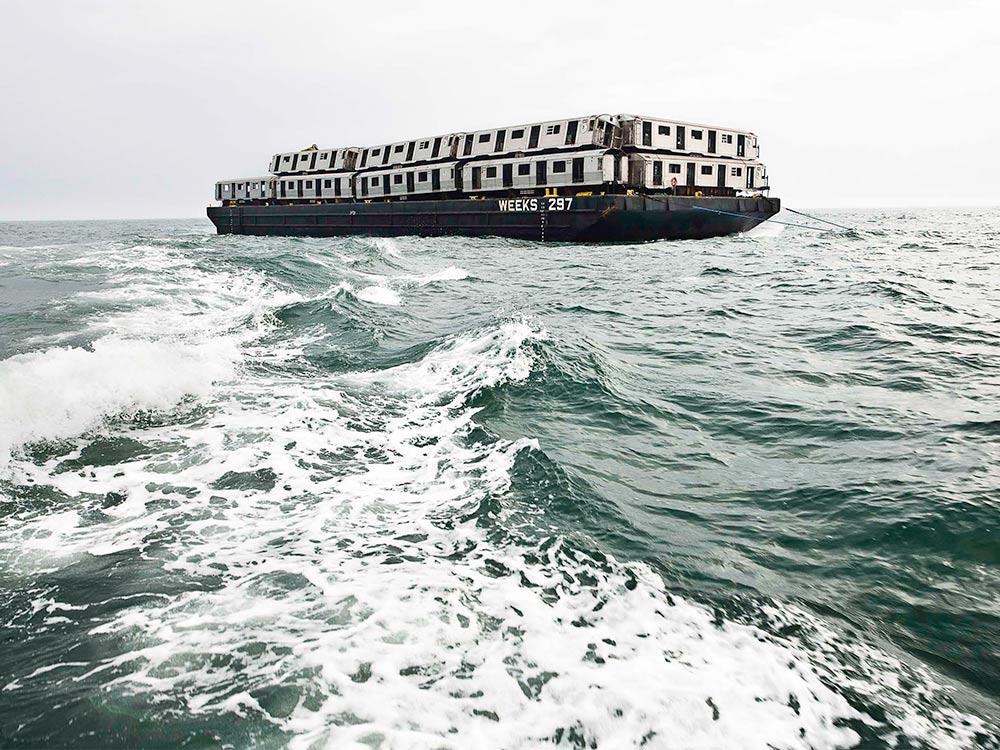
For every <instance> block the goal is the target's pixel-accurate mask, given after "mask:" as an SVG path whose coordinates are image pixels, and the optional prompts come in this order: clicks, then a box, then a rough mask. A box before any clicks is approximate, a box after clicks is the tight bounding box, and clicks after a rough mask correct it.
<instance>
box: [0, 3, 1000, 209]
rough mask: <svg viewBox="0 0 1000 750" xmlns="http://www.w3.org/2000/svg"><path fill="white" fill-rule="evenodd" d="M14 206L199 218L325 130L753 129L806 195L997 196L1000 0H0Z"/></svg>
mask: <svg viewBox="0 0 1000 750" xmlns="http://www.w3.org/2000/svg"><path fill="white" fill-rule="evenodd" d="M0 66H2V70H3V75H2V76H0V101H2V102H3V104H4V107H3V109H2V110H0V219H46V218H125V217H136V218H139V217H169V216H178V217H180V216H198V215H204V207H205V205H207V204H208V202H209V201H210V200H211V196H212V186H213V183H214V182H215V180H217V179H222V178H224V177H246V176H255V175H260V174H264V173H266V172H267V164H268V159H269V157H270V155H271V154H273V153H275V152H277V151H287V150H293V149H296V148H301V147H304V146H308V145H309V144H312V143H317V144H318V145H319V146H321V147H326V146H347V145H364V144H372V143H379V142H384V141H396V140H402V139H409V138H416V137H418V136H425V135H437V134H443V133H449V132H455V131H459V130H474V129H479V128H488V127H494V126H496V127H499V126H504V125H515V124H517V123H519V122H530V121H535V120H545V119H555V118H561V117H569V116H572V115H584V114H591V113H598V112H607V113H617V112H632V113H637V114H648V115H660V116H663V117H670V118H678V119H685V120H692V121H697V122H705V123H711V124H719V125H729V126H732V127H740V128H746V129H749V130H753V131H754V132H756V133H757V134H758V136H759V137H760V145H761V158H762V159H763V160H764V162H765V163H766V164H767V165H768V170H769V173H770V179H771V185H772V193H773V194H774V195H777V196H780V197H782V198H783V199H785V201H786V203H787V205H789V206H792V207H796V206H799V207H834V206H938V205H997V204H1000V187H998V179H1000V158H998V156H997V153H998V149H1000V103H998V96H1000V95H998V83H997V77H998V71H1000V2H998V1H997V0H951V1H950V2H940V0H934V1H933V2H930V1H927V0H910V1H909V2H904V1H903V0H867V1H866V2H858V1H856V0H840V1H839V2H836V3H823V4H822V5H820V4H818V3H816V4H814V3H807V2H802V1H801V0H789V1H787V2H786V1H781V2H777V1H775V2H770V1H769V0H757V2H737V1H736V0H711V1H706V2H696V1H695V0H689V1H688V2H676V1H675V2H666V1H664V0H660V1H659V2H641V1H638V0H637V1H634V2H608V0H600V2H590V1H589V0H576V1H575V2H561V1H558V0H546V2H537V1H536V2H499V3H472V2H468V0H466V1H465V2H413V1H411V2H374V1H372V2H366V3H338V2H334V1H333V0H326V1H324V2H294V3H292V2H284V3H282V2H257V1H255V0H239V1H230V0H213V1H212V2H208V1H202V2H196V1H195V0H169V2H168V1H166V0H135V1H133V2H124V1H121V2H118V1H115V0H72V1H70V0H66V1H65V2H48V1H46V0H2V1H0Z"/></svg>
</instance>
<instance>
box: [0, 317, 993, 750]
mask: <svg viewBox="0 0 1000 750" xmlns="http://www.w3.org/2000/svg"><path fill="white" fill-rule="evenodd" d="M547 339H548V334H547V333H546V332H545V331H544V329H541V328H540V327H538V326H537V325H534V324H533V323H531V322H530V321H528V320H510V321H506V322H503V323H500V324H498V325H496V326H491V327H488V328H485V329H480V330H476V331H471V332H469V333H466V334H462V335H459V336H454V337H450V338H447V339H445V340H443V341H440V342H438V344H437V345H435V346H434V347H433V348H431V349H430V350H428V351H426V352H425V353H424V354H423V355H422V356H421V357H420V358H419V359H418V360H416V361H413V362H406V363H403V364H400V365H397V366H395V367H390V368H388V369H385V370H381V371H375V372H354V373H349V374H346V375H343V376H341V377H339V378H337V379H335V380H332V381H329V382H316V381H311V380H305V381H303V380H297V379H294V378H288V377H272V378H266V379H265V378H258V379H256V380H254V381H244V382H242V383H240V384H239V387H238V388H236V387H233V388H231V389H228V392H227V389H226V388H225V386H223V388H222V389H221V392H219V393H217V394H216V395H215V397H214V399H213V416H212V418H211V419H210V420H207V421H203V422H199V423H196V424H188V425H179V426H176V427H172V428H171V427H167V428H164V427H158V428H157V429H156V430H152V431H150V430H146V431H143V430H137V431H136V433H135V437H136V438H137V439H139V440H141V441H142V442H144V443H146V442H151V441H153V442H159V443H160V444H161V447H164V448H165V449H167V450H169V448H167V447H166V446H169V445H173V450H174V451H176V452H177V456H176V458H175V459H173V460H169V461H168V465H169V466H170V467H171V468H170V472H169V477H170V485H169V487H164V486H163V484H162V480H161V479H160V476H162V475H160V474H159V473H158V471H157V468H156V466H157V465H159V464H163V462H164V461H165V460H166V459H165V457H164V456H163V455H162V454H160V455H158V456H157V457H156V459H154V460H153V461H151V462H145V461H134V462H131V463H126V464H118V465H112V466H107V467H102V466H95V467H93V468H92V471H91V474H90V475H89V476H85V477H80V476H78V475H76V474H73V473H68V474H55V473H52V472H51V471H47V472H45V476H47V481H49V482H51V483H52V484H53V485H54V486H56V487H57V488H60V489H61V490H62V491H63V492H65V493H66V494H67V496H80V493H81V491H82V490H83V488H85V487H87V486H89V485H90V484H94V485H96V486H101V487H109V486H110V487H114V491H115V492H117V493H119V494H120V495H121V496H122V497H125V498H127V500H126V501H125V502H122V503H121V504H119V505H116V506H115V507H113V508H111V509H107V510H106V511H105V515H106V520H104V521H103V522H102V523H99V524H91V525H82V524H80V523H79V517H78V516H72V517H71V516H69V515H48V516H46V515H39V516H35V517H32V516H30V515H28V516H26V517H23V518H18V519H15V520H14V521H13V522H12V523H10V524H9V525H8V526H7V529H6V531H5V532H4V537H5V538H4V540H3V543H4V546H10V545H12V544H14V545H16V544H22V545H28V546H30V543H31V542H32V540H35V539H43V540H44V539H50V538H51V537H52V534H53V533H58V540H59V544H58V546H57V547H56V548H52V547H51V546H46V545H42V546H41V547H40V548H38V547H36V549H40V552H39V554H43V555H44V556H45V559H44V560H41V561H39V562H38V564H40V565H44V566H46V567H51V566H53V565H55V566H57V567H58V566H59V564H60V563H59V560H60V556H65V555H72V554H79V553H80V552H83V551H85V550H86V551H89V552H90V554H92V555H94V554H97V555H108V554H116V555H121V554H125V553H127V552H129V551H130V550H131V551H134V553H135V554H136V555H140V556H143V557H149V556H153V557H154V558H158V559H164V560H166V561H168V562H166V563H165V566H166V569H167V570H169V571H171V572H172V573H173V574H177V573H182V574H184V575H185V576H186V577H188V578H189V579H191V580H199V579H205V580H211V581H212V582H213V583H212V585H210V586H201V587H196V588H190V589H189V590H187V591H185V592H184V593H183V594H180V595H174V596H168V597H166V598H162V599H157V600H153V601H145V602H138V603H135V604H134V605H133V606H129V607H127V608H124V609H121V610H119V611H117V612H116V613H114V614H112V615H110V616H106V617H104V618H103V621H102V622H99V623H95V622H93V619H92V617H91V616H89V614H90V613H88V612H87V610H86V609H85V610H83V611H82V612H80V613H79V615H75V614H74V613H73V612H70V611H67V610H66V609H65V608H64V607H63V605H62V604H61V603H60V602H59V601H57V600H53V601H45V602H41V603H37V606H39V607H41V608H42V609H43V610H45V611H48V612H49V613H50V614H51V615H52V616H53V617H61V618H65V619H67V620H68V621H70V622H74V621H76V620H75V619H74V618H78V620H79V622H80V626H81V627H84V628H85V629H86V631H87V632H88V633H89V635H88V638H89V639H92V640H93V641H95V642H96V646H95V650H96V652H97V653H102V654H104V656H102V657H101V658H98V659H96V660H93V661H87V662H86V663H85V664H79V665H76V666H69V665H67V666H66V667H65V669H60V670H59V672H58V673H59V674H60V675H62V676H63V677H65V676H69V677H72V681H73V684H74V685H75V686H76V687H74V689H79V686H80V685H84V686H86V685H93V686H96V685H101V687H102V690H103V691H104V693H105V694H110V695H118V696H120V697H121V700H127V701H128V702H129V703H131V704H133V705H134V704H135V702H136V701H138V702H139V703H140V704H142V703H143V702H149V703H152V702H155V701H156V700H158V698H157V696H159V695H162V694H164V693H166V694H170V695H174V696H182V698H181V700H182V701H183V711H184V712H186V713H188V714H190V715H192V716H213V717H218V716H221V715H225V714H236V715H242V716H253V717H257V718H258V719H260V720H263V721H264V722H266V723H268V724H270V725H272V727H273V731H275V732H278V733H279V734H281V735H282V736H284V737H285V740H286V741H287V743H288V744H289V746H291V747H302V748H305V747H314V746H317V745H325V746H345V745H350V744H352V743H365V742H368V741H370V739H371V738H372V737H376V736H377V737H380V738H381V742H382V744H383V745H384V746H386V747H409V746H427V745H430V744H440V743H441V742H446V744H450V746H455V747H459V746H472V745H475V746H481V747H501V746H502V747H533V746H537V745H538V744H540V743H544V742H551V741H556V742H559V741H572V742H574V743H578V744H579V743H582V744H583V745H585V746H593V745H595V744H596V745H597V746H602V747H604V746H606V747H621V746H636V745H638V744H640V741H641V740H644V741H646V742H647V743H648V742H653V743H655V742H661V741H663V740H665V739H667V738H671V737H683V738H684V743H685V744H686V745H689V746H701V745H705V746H707V745H712V746H739V747H750V748H753V747H759V748H765V747H772V746H773V747H839V746H847V745H851V744H854V743H855V742H858V741H859V740H861V739H862V737H863V736H864V733H866V732H871V731H875V729H872V728H873V727H875V728H876V729H878V731H895V732H897V733H899V734H900V735H903V734H906V735H910V736H914V737H919V738H923V739H926V740H928V741H932V742H935V743H938V741H939V740H942V738H944V739H947V738H949V737H952V736H954V737H955V738H958V739H961V738H962V735H961V732H966V734H969V733H971V732H972V731H973V730H974V728H975V727H972V728H966V729H963V728H962V726H961V724H960V722H959V721H958V718H963V717H958V718H956V717H951V716H944V715H942V716H938V717H935V718H936V721H935V722H929V721H927V720H924V719H922V718H921V717H920V715H919V714H914V713H913V711H912V709H911V708H910V707H909V706H907V705H906V704H905V703H903V704H902V705H899V706H897V705H894V704H893V703H892V702H891V701H884V700H882V699H881V698H879V697H878V696H874V697H873V700H879V701H880V705H884V704H887V703H888V708H887V711H888V714H887V715H879V714H877V712H868V713H866V712H865V710H864V709H863V707H859V706H856V705H852V702H851V701H849V700H848V699H847V698H846V697H845V695H844V694H843V692H842V690H841V688H839V687H838V686H839V685H841V684H842V683H843V681H844V680H845V679H847V677H848V675H847V674H846V673H845V672H844V671H843V669H842V667H841V666H840V662H838V661H837V660H836V659H833V658H831V659H826V658H823V652H822V651H818V652H817V651H810V648H809V647H807V646H806V645H804V644H802V643H796V642H795V640H794V639H790V638H787V637H781V636H778V635H776V634H775V633H774V632H772V631H769V630H765V629H762V628H761V627H758V626H756V625H752V624H741V623H738V622H734V621H730V620H725V619H722V618H721V617H720V616H719V614H718V613H717V612H713V611H712V610H711V609H709V608H707V607H705V606H702V605H700V604H697V603H695V602H692V601H688V600H685V599H683V598H681V597H678V596H676V595H675V594H672V593H671V592H669V591H667V590H666V588H665V586H664V584H663V581H662V580H661V579H660V577H659V576H657V575H656V574H655V573H653V571H651V570H650V569H649V568H648V567H647V566H645V565H642V564H629V563H624V562H619V561H617V560H615V559H614V558H612V557H609V556H608V555H606V554H603V553H601V552H598V551H596V550H595V549H593V548H591V547H590V546H589V545H587V544H585V543H580V542H579V541H578V542H573V541H571V540H570V539H569V538H567V537H565V536H564V535H563V534H561V533H559V532H557V531H555V530H554V529H551V528H550V527H549V526H548V524H547V523H546V520H545V518H544V516H538V515H537V514H535V515H534V521H533V522H532V523H529V524H527V525H525V524H524V522H523V518H524V517H526V518H529V519H530V518H532V515H533V514H532V510H531V508H530V507H514V506H513V505H512V504H514V503H516V500H515V498H514V497H513V496H512V495H510V493H509V492H508V490H509V487H510V482H511V472H512V467H513V466H514V464H515V462H516V461H517V458H518V456H519V455H520V454H522V453H524V452H529V453H531V452H537V451H540V450H541V449H542V448H541V446H540V445H539V444H538V443H537V442H535V441H532V440H528V439H518V440H513V441H509V440H503V439H499V438H496V437H495V436H490V435H488V434H484V433H483V431H482V429H481V428H480V427H479V426H477V424H476V422H475V421H474V416H475V414H476V411H477V407H475V406H473V405H472V404H473V402H474V400H475V397H476V395H477V394H479V393H481V392H483V391H484V390H485V389H492V388H503V387H507V386H508V385H512V384H517V383H520V382H522V381H524V380H525V379H527V378H528V377H530V376H531V374H532V372H534V371H535V370H536V369H537V368H538V367H539V366H540V363H539V358H538V356H537V350H538V346H540V345H544V343H545V342H546V340H547ZM199 446H209V447H214V448H210V449H209V450H204V449H199ZM223 446H225V449H224V450H223V449H222V448H223ZM185 456H187V458H184V457H185ZM192 457H193V459H194V460H192ZM42 471H45V469H44V467H43V469H42ZM241 477H243V478H248V479H245V480H244V479H240V478H241ZM261 478H263V479H261ZM265 480H266V481H265ZM248 482H249V483H248ZM171 488H173V489H171ZM171 496H172V497H174V498H182V499H183V502H181V503H169V504H166V505H164V504H163V502H162V500H161V498H170V497H171ZM484 503H485V504H486V508H487V509H486V511H485V513H484V512H483V511H482V509H483V506H484ZM73 511H74V512H80V509H79V508H74V509H73ZM514 513H516V514H520V515H521V516H522V520H521V521H520V522H519V523H520V525H519V527H518V530H517V533H516V534H512V535H505V534H502V533H498V532H499V531H501V530H502V529H503V528H504V526H505V523H506V521H505V518H507V517H508V516H509V515H510V514H514ZM53 519H57V520H58V523H56V521H54V520H53ZM199 519H201V520H199ZM54 523H55V524H56V528H55V529H53V528H52V524H54ZM46 524H48V525H46ZM206 576H207V577H209V578H207V579H206ZM774 617H775V618H781V617H784V618H785V619H786V620H788V619H792V620H794V619H795V618H794V617H792V616H791V615H789V614H788V613H787V612H784V613H782V612H777V613H775V614H774ZM796 621H797V620H796ZM219 654H227V655H229V656H228V657H227V658H225V659H219V658H218V655H219ZM873 663H874V662H873ZM879 664H881V663H879ZM50 667H51V668H53V669H54V668H55V665H54V664H38V665H35V668H34V670H33V671H32V672H31V673H30V674H26V675H23V676H20V677H18V678H17V679H16V680H15V681H13V682H10V683H8V684H7V685H6V686H5V688H4V689H5V690H6V691H8V692H9V693H10V694H11V695H12V696H15V697H16V696H17V694H18V693H17V691H18V690H21V689H25V688H26V687H30V686H32V685H35V684H37V681H39V680H43V681H44V680H48V679H51V678H50V670H49V668H50ZM880 670H881V671H880ZM864 676H865V677H866V678H867V679H870V680H872V681H873V684H877V685H879V686H880V688H879V689H880V690H890V689H891V688H889V687H888V684H889V683H890V682H891V680H892V678H893V674H892V672H891V671H886V668H885V667H884V665H882V666H878V665H877V666H876V667H872V671H871V672H868V673H865V675H864ZM854 681H855V682H858V683H860V682H862V680H860V679H859V678H854ZM852 684H853V683H852ZM57 685H58V683H55V684H54V685H52V689H55V690H58V688H57ZM855 687H856V688H857V689H858V690H861V689H862V687H859V686H855ZM869 692H873V691H869ZM911 714H912V715H911ZM445 738H447V740H445ZM956 741H957V740H956Z"/></svg>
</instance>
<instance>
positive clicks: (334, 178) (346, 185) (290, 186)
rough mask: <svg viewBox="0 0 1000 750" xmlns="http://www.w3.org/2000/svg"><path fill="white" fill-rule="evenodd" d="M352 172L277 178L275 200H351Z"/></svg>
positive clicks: (352, 195)
mask: <svg viewBox="0 0 1000 750" xmlns="http://www.w3.org/2000/svg"><path fill="white" fill-rule="evenodd" d="M353 176H354V173H353V172H319V173H316V174H307V175H284V176H282V177H279V178H277V180H276V182H277V184H276V191H277V195H276V196H275V197H276V198H278V199H280V200H286V201H305V202H310V201H317V200H323V201H335V200H338V199H347V200H351V199H353V197H354V194H353V192H352V190H351V184H352V177H353Z"/></svg>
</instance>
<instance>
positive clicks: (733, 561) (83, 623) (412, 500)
mask: <svg viewBox="0 0 1000 750" xmlns="http://www.w3.org/2000/svg"><path fill="white" fill-rule="evenodd" d="M823 215H824V216H826V217H827V218H830V219H833V220H834V221H837V222H839V223H843V224H846V225H849V226H852V227H855V229H854V230H853V231H839V230H837V231H833V232H829V233H819V232H812V231H807V230H802V229H795V228H791V227H784V228H782V227H780V226H778V225H774V224H771V225H765V226H763V227H761V228H759V229H757V230H755V231H754V232H752V233H750V235H747V236H737V237H730V238H724V239H717V240H709V241H697V242H658V243H651V244H645V245H636V246H598V247H585V246H575V245H539V244H534V243H528V242H514V241H506V240H499V239H461V238H446V239H420V238H395V239H364V238H349V239H348V238H344V239H295V238H241V237H219V236H215V235H214V234H212V227H211V225H210V224H208V222H207V221H205V220H201V219H196V220H190V221H175V222H90V223H24V224H4V225H0V746H2V747H5V748H22V747H70V746H72V747H77V748H80V747H165V746H167V747H234V748H244V747H262V748H277V747H291V748H303V749H305V748H324V747H330V748H349V747H358V748H385V749H389V748H393V749H396V748H407V749H408V748H535V747H547V746H551V747H566V748H611V749H615V748H630V747H646V748H760V749H761V750H763V749H765V748H832V747H855V746H857V747H864V748H877V747H884V748H953V747H954V748H958V747H987V748H998V747H1000V740H998V715H1000V711H998V708H1000V544H998V539H997V526H998V519H1000V210H996V209H969V210H881V211H864V212H846V211H842V212H836V213H834V212H830V213H825V214H823ZM789 219H790V220H791V219H794V220H795V221H801V219H800V218H799V217H789Z"/></svg>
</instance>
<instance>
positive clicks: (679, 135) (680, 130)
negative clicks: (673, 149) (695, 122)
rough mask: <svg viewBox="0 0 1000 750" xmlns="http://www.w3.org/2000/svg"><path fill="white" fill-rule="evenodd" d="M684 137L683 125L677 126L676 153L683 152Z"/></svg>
mask: <svg viewBox="0 0 1000 750" xmlns="http://www.w3.org/2000/svg"><path fill="white" fill-rule="evenodd" d="M684 135H685V128H684V126H683V125H678V126H677V150H678V151H683V150H684Z"/></svg>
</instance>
